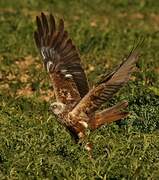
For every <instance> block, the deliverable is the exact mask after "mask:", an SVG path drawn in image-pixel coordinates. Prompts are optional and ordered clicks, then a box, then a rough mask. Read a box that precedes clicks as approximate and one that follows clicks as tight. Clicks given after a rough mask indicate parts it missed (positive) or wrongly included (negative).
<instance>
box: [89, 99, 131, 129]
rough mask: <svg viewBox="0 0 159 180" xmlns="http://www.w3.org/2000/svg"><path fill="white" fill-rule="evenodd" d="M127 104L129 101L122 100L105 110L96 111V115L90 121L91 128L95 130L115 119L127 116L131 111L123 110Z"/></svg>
mask: <svg viewBox="0 0 159 180" xmlns="http://www.w3.org/2000/svg"><path fill="white" fill-rule="evenodd" d="M127 106H128V102H127V101H122V102H120V103H118V104H116V105H114V106H112V107H110V108H108V109H104V110H103V111H101V112H98V113H96V114H95V117H94V118H93V119H91V120H90V122H89V126H90V128H91V129H92V130H95V129H97V128H99V127H100V126H102V125H104V124H109V123H112V122H114V121H118V120H120V119H123V118H126V117H127V116H128V115H129V113H128V112H122V110H123V109H124V108H126V107H127Z"/></svg>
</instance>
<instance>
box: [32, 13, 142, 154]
mask: <svg viewBox="0 0 159 180" xmlns="http://www.w3.org/2000/svg"><path fill="white" fill-rule="evenodd" d="M34 38H35V42H36V45H37V47H38V49H39V51H40V53H41V55H42V58H43V62H44V66H45V68H46V70H47V71H48V73H49V75H50V78H51V80H52V84H53V88H54V91H55V97H56V102H55V103H53V104H52V105H51V108H52V111H53V112H54V114H55V115H56V116H57V119H58V121H59V122H60V123H62V124H63V125H64V126H65V127H66V128H67V129H68V130H69V132H70V133H71V134H72V135H73V137H74V138H75V140H76V141H77V142H78V141H79V140H83V139H84V137H85V136H86V129H87V128H90V129H92V130H95V129H97V128H99V127H100V126H102V125H104V124H108V123H111V122H114V121H117V120H120V119H122V118H125V117H127V116H128V112H123V111H122V110H123V109H125V108H126V107H127V106H128V103H127V101H122V102H120V103H118V104H117V105H114V106H113V107H110V108H108V109H104V110H103V111H99V109H100V107H101V105H102V104H103V103H104V102H106V101H108V100H109V99H110V98H112V96H113V95H114V94H115V93H116V92H118V91H119V89H120V88H121V87H123V86H124V85H125V84H126V83H127V82H128V80H129V79H130V75H131V73H132V72H133V71H134V68H135V65H136V62H137V61H138V57H139V52H138V48H139V46H140V45H141V43H142V42H140V43H139V44H138V45H137V46H136V47H135V48H134V49H133V50H132V51H131V52H130V54H129V56H128V57H127V58H126V59H125V60H124V61H123V62H122V63H121V65H120V66H119V67H117V68H116V69H115V70H114V71H112V72H111V73H109V74H108V75H106V76H104V77H103V78H102V79H101V81H99V82H98V84H97V85H96V86H95V87H94V88H92V89H91V90H89V85H88V82H87V78H86V75H85V72H84V70H83V68H82V66H81V60H80V58H79V54H78V52H77V49H76V47H75V46H74V44H73V43H72V40H71V39H70V38H69V36H68V33H67V31H66V30H65V29H64V21H63V20H62V19H60V20H59V24H58V26H56V23H55V19H54V17H53V15H50V17H49V18H47V17H46V16H45V15H44V14H43V13H41V16H40V17H37V31H35V33H34ZM87 145H88V143H87ZM91 147H92V146H91V145H90V144H89V145H88V146H86V149H87V150H88V151H89V150H90V149H91Z"/></svg>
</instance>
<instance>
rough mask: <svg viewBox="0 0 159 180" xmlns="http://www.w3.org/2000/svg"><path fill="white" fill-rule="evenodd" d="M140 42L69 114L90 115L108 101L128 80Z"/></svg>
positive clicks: (136, 57)
mask: <svg viewBox="0 0 159 180" xmlns="http://www.w3.org/2000/svg"><path fill="white" fill-rule="evenodd" d="M141 43H142V42H140V43H139V44H138V45H137V46H136V48H134V49H133V50H132V51H131V52H130V54H129V56H128V57H127V58H126V59H125V60H124V61H123V62H122V64H121V65H120V66H119V67H118V68H116V69H115V71H113V72H111V73H110V74H109V75H107V76H106V77H105V78H104V79H102V81H100V82H99V83H98V84H97V85H96V86H95V87H94V88H93V89H91V90H90V91H89V93H87V94H86V96H85V97H84V98H83V99H82V100H81V101H80V102H79V103H78V104H77V105H76V107H75V108H74V109H73V110H72V112H71V114H72V115H76V114H80V113H81V112H82V113H86V114H87V115H90V114H91V113H93V112H94V111H96V110H97V109H99V108H100V106H101V104H102V103H104V102H105V101H107V100H108V99H110V98H111V97H112V96H113V95H114V94H115V93H116V92H117V91H119V89H120V88H121V87H122V86H123V85H124V84H125V83H127V81H128V80H129V79H130V75H131V73H132V72H133V71H134V68H135V66H136V62H137V60H138V57H139V52H138V49H139V47H140V45H141Z"/></svg>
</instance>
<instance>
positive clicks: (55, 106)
mask: <svg viewBox="0 0 159 180" xmlns="http://www.w3.org/2000/svg"><path fill="white" fill-rule="evenodd" d="M50 107H51V110H52V111H53V113H54V114H55V115H59V114H61V113H63V111H64V110H65V104H63V103H61V102H54V103H52V104H51V105H50Z"/></svg>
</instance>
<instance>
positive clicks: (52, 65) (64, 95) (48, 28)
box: [34, 13, 89, 104]
mask: <svg viewBox="0 0 159 180" xmlns="http://www.w3.org/2000/svg"><path fill="white" fill-rule="evenodd" d="M36 20H37V31H35V33H34V38H35V42H36V45H37V47H38V49H39V50H40V53H41V55H42V57H43V61H44V65H45V67H46V69H47V71H48V72H49V73H50V76H51V79H52V81H53V87H54V90H55V95H56V99H57V100H58V101H60V102H62V103H65V104H68V103H70V102H71V99H76V101H79V99H81V98H82V97H83V96H84V95H85V94H86V93H87V92H88V91H89V88H88V83H87V78H86V75H85V73H84V70H83V68H82V67H81V63H80V58H79V55H78V52H77V50H76V48H75V46H74V45H73V43H72V40H71V39H70V38H69V37H68V33H67V31H65V29H64V22H63V20H62V19H60V20H59V24H58V27H57V26H56V24H55V19H54V17H53V15H52V14H51V15H50V17H49V18H47V17H46V16H45V15H44V13H41V17H37V19H36Z"/></svg>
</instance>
